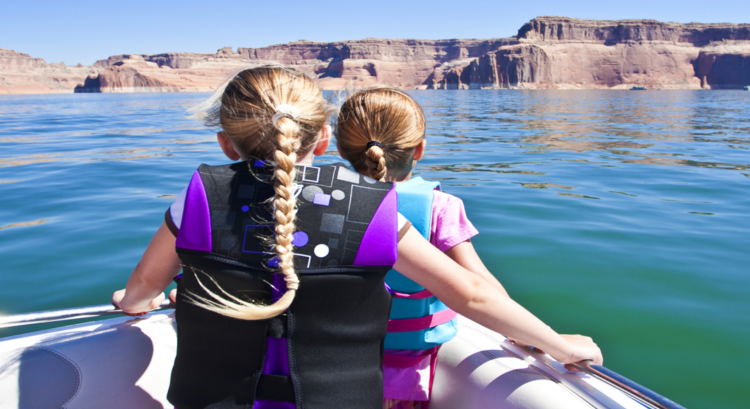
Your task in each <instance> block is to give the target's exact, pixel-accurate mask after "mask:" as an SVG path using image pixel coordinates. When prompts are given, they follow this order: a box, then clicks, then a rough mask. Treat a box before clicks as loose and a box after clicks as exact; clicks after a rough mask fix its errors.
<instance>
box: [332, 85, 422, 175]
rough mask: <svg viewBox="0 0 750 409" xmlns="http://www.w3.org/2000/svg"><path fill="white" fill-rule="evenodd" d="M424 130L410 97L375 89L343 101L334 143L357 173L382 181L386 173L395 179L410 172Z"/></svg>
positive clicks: (420, 110) (395, 90)
mask: <svg viewBox="0 0 750 409" xmlns="http://www.w3.org/2000/svg"><path fill="white" fill-rule="evenodd" d="M425 128H426V126H425V119H424V113H423V112H422V108H421V107H420V106H419V104H417V102H416V101H414V99H413V98H412V97H411V96H409V94H407V93H405V92H404V91H401V90H399V89H396V88H391V87H374V88H369V89H365V90H362V91H357V92H355V93H353V94H352V95H351V96H349V98H347V99H346V101H344V104H343V105H342V106H341V109H340V110H339V114H338V118H337V120H336V144H337V146H338V148H339V152H341V156H343V157H344V159H346V160H348V161H349V162H350V163H351V164H352V166H353V167H354V169H355V170H356V171H357V172H359V173H361V174H363V175H368V176H370V177H372V178H373V179H376V180H380V181H385V177H386V174H387V173H389V172H390V173H391V174H393V175H392V176H395V177H396V178H398V177H399V175H400V174H402V173H403V174H404V175H405V174H406V173H408V172H409V171H411V168H412V165H413V158H414V149H415V148H416V147H417V146H418V145H419V144H420V143H422V140H423V139H424V135H425ZM372 141H375V142H378V143H379V145H380V146H378V145H377V144H372ZM368 143H370V144H369V146H368Z"/></svg>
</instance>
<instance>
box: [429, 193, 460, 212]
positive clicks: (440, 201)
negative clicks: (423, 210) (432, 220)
mask: <svg viewBox="0 0 750 409" xmlns="http://www.w3.org/2000/svg"><path fill="white" fill-rule="evenodd" d="M463 208H464V201H463V200H461V199H460V198H458V197H456V196H453V195H452V194H450V193H446V192H443V191H442V190H438V189H436V190H435V195H434V196H433V199H432V212H433V213H435V211H436V210H437V211H440V212H444V211H448V210H452V209H463Z"/></svg>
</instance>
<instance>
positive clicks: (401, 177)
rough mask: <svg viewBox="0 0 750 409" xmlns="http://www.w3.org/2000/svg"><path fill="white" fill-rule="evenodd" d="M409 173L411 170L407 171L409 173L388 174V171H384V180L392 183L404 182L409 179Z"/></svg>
mask: <svg viewBox="0 0 750 409" xmlns="http://www.w3.org/2000/svg"><path fill="white" fill-rule="evenodd" d="M411 174H412V172H411V171H409V173H407V174H406V175H389V174H388V173H386V174H385V181H386V182H393V183H401V182H406V181H407V180H409V179H411Z"/></svg>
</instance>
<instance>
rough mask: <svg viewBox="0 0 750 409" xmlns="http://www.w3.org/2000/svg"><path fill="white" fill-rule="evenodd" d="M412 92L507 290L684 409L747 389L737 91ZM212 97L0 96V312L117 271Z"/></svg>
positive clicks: (169, 184) (483, 250) (431, 145)
mask: <svg viewBox="0 0 750 409" xmlns="http://www.w3.org/2000/svg"><path fill="white" fill-rule="evenodd" d="M413 95H414V96H415V98H416V99H417V100H418V101H419V102H420V103H421V104H422V105H423V107H424V109H425V113H426V115H427V119H428V151H427V157H426V159H425V160H423V161H421V162H419V166H418V169H417V170H418V173H419V174H420V175H421V176H423V177H426V178H431V179H438V180H440V181H441V182H442V184H443V188H444V190H445V191H447V192H449V193H452V194H455V195H457V196H459V197H461V198H462V199H463V200H464V202H465V203H466V207H467V210H468V214H469V217H470V218H471V219H472V221H473V222H474V223H475V225H476V226H477V227H478V229H479V231H480V235H479V236H477V237H476V238H475V240H474V244H475V246H476V248H477V250H478V252H479V254H480V255H481V256H482V258H483V260H484V261H485V263H486V264H487V266H488V267H489V269H490V270H491V271H493V273H495V274H496V276H497V277H498V278H499V279H500V281H501V282H502V283H503V284H504V285H505V286H506V287H507V288H508V291H509V292H510V294H511V296H513V297H514V298H515V299H516V300H518V301H519V302H520V303H521V304H522V305H524V306H526V307H527V308H529V309H530V310H531V311H532V312H533V313H535V314H537V315H538V316H539V317H541V318H542V319H543V320H544V321H546V322H547V323H548V324H550V325H551V326H552V327H553V328H554V329H556V330H557V331H559V332H567V333H583V334H587V335H591V336H593V337H594V339H595V340H596V341H597V342H598V344H599V345H600V346H601V348H602V350H603V351H604V357H605V365H606V366H608V367H609V368H611V369H613V370H615V371H617V372H619V373H621V374H623V375H625V376H628V377H630V378H632V379H634V380H636V381H637V382H640V383H641V384H643V385H645V386H647V387H649V388H651V389H654V390H656V391H657V392H660V393H662V394H664V395H665V396H667V397H669V398H671V399H673V400H675V401H676V402H678V403H680V404H682V405H685V406H686V407H689V408H717V407H721V408H741V407H747V402H748V401H749V400H750V392H748V389H747V386H746V385H747V379H748V376H747V366H748V365H750V351H748V348H747V346H748V341H747V340H748V339H749V337H750V301H748V295H747V294H748V290H749V289H750V267H749V266H750V194H748V193H749V192H750V191H749V188H750V169H749V167H750V150H749V149H750V137H749V136H748V135H750V108H749V107H750V93H748V92H741V91H737V92H734V91H723V92H721V91H720V92H707V91H646V92H627V91H432V92H430V91H424V92H414V93H413ZM206 96H207V95H206V94H126V95H107V94H104V95H102V94H99V95H96V94H79V95H43V96H0V313H3V314H12V313H21V312H30V311H39V310H46V309H56V308H66V307H75V306H82V305H90V304H104V303H107V302H108V301H109V298H110V295H111V293H112V291H113V290H116V289H119V288H121V287H123V286H124V284H125V280H126V279H127V276H128V274H129V273H130V270H131V269H132V268H133V266H134V265H135V264H136V263H137V261H138V259H139V256H140V254H141V253H142V251H143V249H144V248H145V246H146V245H147V244H148V241H149V239H150V237H151V235H152V234H153V233H154V231H155V230H156V228H157V227H158V226H159V224H160V223H161V221H162V220H163V216H164V211H165V210H166V208H167V207H168V206H169V205H170V204H171V202H172V200H173V197H174V195H176V194H177V193H179V191H180V190H181V189H182V188H183V187H184V185H185V184H186V183H187V181H188V179H189V177H190V175H191V174H192V172H193V171H194V169H195V168H196V167H197V166H198V165H199V164H200V163H208V164H221V163H225V162H226V158H224V157H223V156H222V154H221V152H220V151H219V149H218V147H217V145H216V143H215V141H214V135H212V134H211V132H209V131H207V130H205V129H204V128H203V127H202V126H201V125H200V124H199V123H197V122H196V121H194V120H191V119H188V118H187V116H186V113H185V108H186V107H188V106H191V105H194V104H196V103H198V102H200V101H201V100H202V99H204V98H205V97H206ZM321 160H322V161H323V162H332V161H335V160H336V157H335V156H334V155H333V152H329V155H326V156H324V157H322V158H321ZM40 328H45V326H41V325H40V326H37V327H34V328H25V329H9V330H0V336H7V335H11V334H16V333H19V332H21V331H24V330H26V331H28V330H36V329H40Z"/></svg>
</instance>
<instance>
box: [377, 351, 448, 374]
mask: <svg viewBox="0 0 750 409" xmlns="http://www.w3.org/2000/svg"><path fill="white" fill-rule="evenodd" d="M438 349H440V345H438V346H436V347H432V348H430V349H426V350H424V351H422V354H421V355H419V356H404V355H391V354H384V355H383V366H386V367H388V368H396V369H404V368H412V367H415V366H417V365H419V364H420V363H421V362H422V361H424V360H425V359H428V358H429V359H432V355H434V354H437V352H438Z"/></svg>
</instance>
